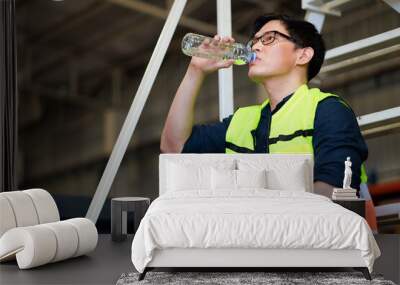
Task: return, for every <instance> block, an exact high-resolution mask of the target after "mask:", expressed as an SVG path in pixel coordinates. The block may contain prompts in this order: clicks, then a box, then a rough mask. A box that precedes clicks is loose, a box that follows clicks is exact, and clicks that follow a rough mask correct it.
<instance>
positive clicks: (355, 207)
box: [332, 198, 365, 218]
mask: <svg viewBox="0 0 400 285" xmlns="http://www.w3.org/2000/svg"><path fill="white" fill-rule="evenodd" d="M332 202H334V203H336V204H339V205H340V206H342V207H344V208H346V209H349V210H350V211H353V212H354V213H356V214H359V215H360V216H361V217H363V218H365V199H361V198H358V199H354V200H332Z"/></svg>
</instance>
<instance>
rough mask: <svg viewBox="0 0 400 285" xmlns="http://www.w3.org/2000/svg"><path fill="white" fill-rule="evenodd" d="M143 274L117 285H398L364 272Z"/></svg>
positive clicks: (126, 277)
mask: <svg viewBox="0 0 400 285" xmlns="http://www.w3.org/2000/svg"><path fill="white" fill-rule="evenodd" d="M138 276H139V273H124V274H122V275H121V277H120V278H119V279H118V281H117V285H133V284H160V285H161V284H172V285H177V284H179V285H183V284H185V285H186V284H213V285H216V284H223V285H232V284H240V285H242V284H267V285H277V284H279V285H297V284H321V285H322V284H324V285H326V284H327V285H346V284H352V285H353V284H355V285H357V284H379V285H395V283H394V282H392V281H388V280H384V279H383V277H382V275H377V274H372V275H371V277H372V281H369V280H366V279H365V278H364V276H363V275H362V273H361V272H157V271H150V272H147V274H146V277H145V278H144V279H143V280H142V281H138Z"/></svg>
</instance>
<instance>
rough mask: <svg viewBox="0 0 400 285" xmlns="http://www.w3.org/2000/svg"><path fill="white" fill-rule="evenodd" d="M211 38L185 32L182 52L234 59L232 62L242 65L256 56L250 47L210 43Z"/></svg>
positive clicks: (189, 54)
mask: <svg viewBox="0 0 400 285" xmlns="http://www.w3.org/2000/svg"><path fill="white" fill-rule="evenodd" d="M211 41H212V38H209V37H206V36H202V35H197V34H193V33H189V34H186V35H185V36H184V37H183V40H182V52H183V53H184V54H186V55H188V56H198V57H203V58H210V59H234V60H235V62H234V64H236V65H243V64H246V63H250V62H252V61H253V60H255V58H256V54H255V53H254V52H252V51H251V48H250V47H248V46H245V45H243V44H240V43H233V44H232V43H222V42H221V43H220V44H219V45H218V46H213V45H210V44H209V43H210V42H211Z"/></svg>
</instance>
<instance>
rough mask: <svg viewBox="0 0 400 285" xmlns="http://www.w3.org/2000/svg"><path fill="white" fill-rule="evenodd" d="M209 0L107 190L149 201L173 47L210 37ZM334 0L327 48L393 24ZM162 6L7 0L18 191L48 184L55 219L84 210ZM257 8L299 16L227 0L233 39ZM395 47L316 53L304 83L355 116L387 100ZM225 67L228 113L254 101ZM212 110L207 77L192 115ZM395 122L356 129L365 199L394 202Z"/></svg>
mask: <svg viewBox="0 0 400 285" xmlns="http://www.w3.org/2000/svg"><path fill="white" fill-rule="evenodd" d="M215 2H216V1H215V0H190V1H188V4H187V6H186V7H185V10H184V16H183V17H182V19H181V21H180V24H179V26H178V28H177V30H176V32H175V34H174V37H173V39H172V42H171V45H170V47H169V49H168V51H167V55H166V58H165V60H164V62H163V64H162V67H161V69H160V72H159V74H158V76H157V79H156V81H155V84H154V86H153V88H152V91H151V93H150V96H149V99H148V100H147V102H146V105H145V107H144V110H143V112H142V114H141V117H140V120H139V123H138V125H137V128H136V130H135V133H134V135H133V137H132V140H131V143H130V146H129V148H128V151H127V152H126V154H125V157H124V159H123V161H122V164H121V167H120V169H119V171H118V174H117V177H116V179H115V181H114V183H113V185H112V189H111V192H110V195H109V197H117V196H146V197H150V198H151V199H154V198H155V197H157V195H158V156H159V154H160V136H161V131H162V127H163V124H164V121H165V119H166V116H167V113H168V110H169V107H170V104H171V103H172V99H173V97H174V95H175V92H176V90H177V88H178V86H179V83H180V81H181V79H182V78H183V75H184V73H185V71H186V68H187V65H188V63H189V60H190V58H189V57H187V56H185V55H184V54H183V53H182V52H181V49H180V43H181V40H182V37H183V36H184V35H185V34H186V33H188V32H195V33H199V34H205V35H214V34H216V32H217V27H216V19H217V15H216V3H215ZM341 2H342V5H340V6H338V7H337V9H339V10H340V11H341V12H342V13H341V16H327V18H326V20H325V24H324V26H323V28H322V35H323V38H324V40H325V42H326V46H327V50H329V49H332V48H335V47H338V46H342V45H345V44H347V43H350V42H354V41H357V40H361V39H364V38H368V37H371V36H374V35H377V34H380V33H383V32H386V31H389V30H393V29H396V28H398V27H400V14H399V13H398V12H396V10H394V9H393V8H392V7H390V6H389V5H388V4H387V3H385V2H384V1H380V0H356V1H341ZM172 3H173V1H168V0H147V1H144V0H142V1H136V0H85V1H80V0H65V1H52V0H17V2H16V16H17V41H18V42H17V43H18V95H19V98H18V100H19V115H18V116H19V117H18V124H19V129H18V132H19V133H18V135H19V142H18V143H19V150H18V187H19V188H20V189H26V188H33V187H38V188H44V189H46V190H48V191H49V192H50V193H52V194H53V195H54V196H55V198H56V201H58V206H59V209H60V212H61V215H62V217H63V218H69V217H74V216H84V215H85V214H86V211H87V208H88V206H89V203H90V199H91V197H92V196H93V194H94V192H95V190H96V187H97V185H98V183H99V181H100V178H101V175H102V173H103V171H104V168H105V165H106V163H107V160H108V158H109V156H110V154H111V151H112V148H113V145H114V143H115V141H116V139H117V136H118V134H119V131H120V130H121V127H122V124H123V121H124V119H125V117H126V115H127V112H128V109H129V107H130V105H131V103H132V101H133V98H134V95H135V93H136V90H137V88H138V85H139V83H140V80H141V78H142V76H143V73H144V71H145V68H146V65H147V63H148V61H149V59H150V56H151V54H152V52H153V50H154V47H155V45H156V42H157V40H158V37H159V35H160V32H161V29H162V27H163V25H164V22H165V19H166V17H167V15H168V11H169V9H170V7H171V5H172ZM269 12H277V13H285V14H288V15H291V16H295V17H298V18H301V19H303V18H304V16H305V11H304V10H303V9H302V7H301V1H293V0H279V1H278V0H274V1H263V0H234V1H232V29H233V36H234V37H235V38H236V40H237V41H238V42H244V41H247V40H248V39H249V35H250V30H251V26H252V23H253V21H254V20H255V18H256V17H257V16H259V15H261V14H263V13H269ZM399 45H400V38H399V37H397V38H395V39H392V40H390V41H386V42H384V43H382V44H378V45H375V46H373V47H370V48H368V49H364V50H361V51H357V52H355V53H352V54H349V55H347V56H346V57H341V58H336V59H335V62H333V61H326V62H325V65H324V67H323V69H322V71H321V73H320V74H319V76H318V77H317V78H316V79H314V80H313V81H312V83H311V85H312V86H317V87H319V88H321V89H322V90H324V91H327V92H332V93H336V94H338V95H340V96H342V97H343V98H344V99H345V100H347V101H348V102H349V103H350V104H351V106H352V108H353V109H354V111H355V113H356V115H357V116H361V115H365V114H370V113H374V112H378V111H382V110H385V109H390V108H394V107H398V106H400V94H399V90H400V68H399V67H400V48H399ZM379 52H380V53H379ZM367 53H369V54H370V55H371V56H369V57H366V58H363V57H362V56H363V55H365V54H367ZM375 53H377V54H375ZM358 57H361V59H360V60H359V62H352V61H349V60H348V59H354V58H358ZM346 60H348V61H346ZM341 62H347V64H340V63H341ZM337 63H339V64H337ZM335 64H336V65H335ZM233 73H234V106H235V110H236V109H237V108H238V107H240V106H246V105H251V104H255V103H259V102H262V101H263V100H264V99H265V98H266V94H264V93H263V92H264V91H262V90H261V89H260V88H259V87H258V86H257V85H255V84H254V83H253V82H251V81H250V80H249V79H248V77H247V67H246V66H235V67H234V69H233ZM218 112H219V110H218V76H217V73H215V74H213V75H210V76H209V77H208V78H207V79H206V81H205V84H204V86H203V88H202V90H201V94H200V96H199V97H198V101H197V105H196V114H195V123H212V122H217V121H218ZM399 129H400V120H398V119H397V121H396V120H391V121H388V122H384V123H382V124H380V125H376V126H374V128H373V129H372V130H371V129H369V130H364V136H365V138H366V142H367V144H368V147H369V158H368V160H367V162H366V168H367V172H368V174H369V177H370V183H371V184H370V191H371V193H372V197H373V200H374V203H375V205H383V204H388V203H396V202H397V203H399V202H400V162H399V161H400V151H399V150H400V148H399V146H400V133H399V132H398V130H399ZM387 189H389V190H387ZM396 189H397V190H396ZM60 201H62V203H61V202H60ZM107 213H109V201H107V203H106V205H105V207H104V209H103V211H102V214H101V216H100V220H99V224H101V225H102V228H103V230H104V231H107V230H108V228H107V226H108V225H109V215H107ZM378 221H379V220H378ZM379 230H380V232H397V233H400V223H399V217H397V218H396V217H395V218H394V219H391V220H390V221H388V220H385V221H379ZM100 231H101V229H100Z"/></svg>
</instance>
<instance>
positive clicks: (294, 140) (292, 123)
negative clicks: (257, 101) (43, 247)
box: [225, 84, 367, 183]
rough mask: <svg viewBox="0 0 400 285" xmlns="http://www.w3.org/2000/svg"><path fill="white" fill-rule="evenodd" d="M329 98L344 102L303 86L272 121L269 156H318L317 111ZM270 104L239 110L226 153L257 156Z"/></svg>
mask: <svg viewBox="0 0 400 285" xmlns="http://www.w3.org/2000/svg"><path fill="white" fill-rule="evenodd" d="M328 97H336V98H339V99H340V97H339V96H337V95H335V94H331V93H324V92H321V91H320V90H319V89H318V88H312V89H309V88H308V86H307V85H306V84H303V85H301V86H300V87H299V88H298V89H297V90H296V92H295V93H294V94H293V95H292V97H291V98H289V100H288V101H287V102H286V103H285V104H284V105H283V106H282V107H281V108H280V109H279V110H278V111H277V112H276V113H275V114H274V115H273V116H272V118H271V125H270V132H269V153H303V154H314V148H313V144H312V136H313V132H314V119H315V112H316V110H317V106H318V103H319V102H321V101H322V100H324V99H326V98H328ZM341 102H343V103H344V101H341ZM268 103H269V100H268V99H267V100H265V101H264V102H263V103H262V104H261V105H253V106H248V107H243V108H239V109H238V110H237V111H236V112H235V113H234V115H233V117H232V119H231V122H230V124H229V127H228V130H227V132H226V137H225V153H238V152H239V153H241V152H245V153H254V150H255V137H254V136H255V131H256V129H257V126H258V123H259V121H260V118H261V110H262V109H263V108H264V107H265V105H267V104H268ZM344 104H345V105H346V106H347V104H346V103H344ZM361 182H365V183H366V182H367V175H366V172H365V167H364V164H363V165H362V166H361Z"/></svg>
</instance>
